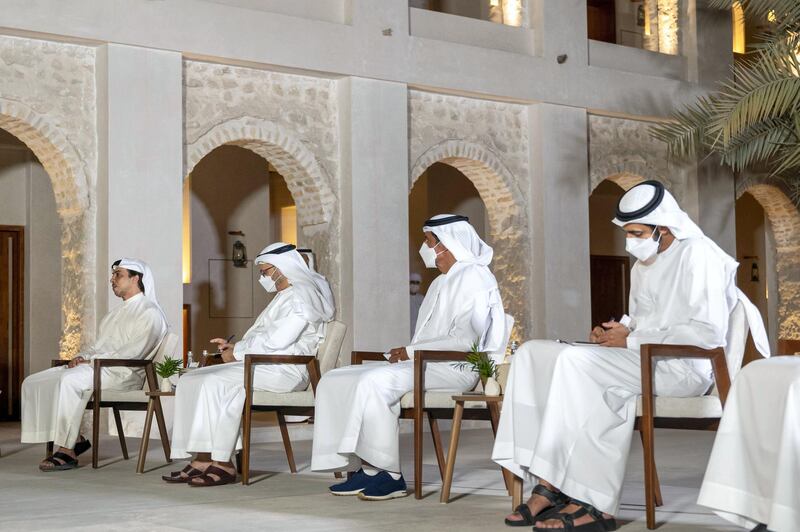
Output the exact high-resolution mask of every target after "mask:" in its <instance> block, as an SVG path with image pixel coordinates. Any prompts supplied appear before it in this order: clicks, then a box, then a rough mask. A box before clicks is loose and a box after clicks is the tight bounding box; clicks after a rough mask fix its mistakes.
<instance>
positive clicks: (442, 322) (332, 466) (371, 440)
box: [311, 262, 505, 472]
mask: <svg viewBox="0 0 800 532" xmlns="http://www.w3.org/2000/svg"><path fill="white" fill-rule="evenodd" d="M489 277H491V278H489ZM504 323H505V314H504V313H503V305H502V301H501V299H500V295H499V292H498V290H497V284H496V282H495V281H494V276H492V275H491V273H490V272H489V270H488V269H487V268H485V267H483V266H478V265H475V264H470V263H461V262H458V263H456V264H455V265H454V266H453V267H452V268H451V269H450V271H449V272H448V273H447V274H442V275H439V276H438V277H437V278H436V279H434V281H433V283H431V286H430V289H429V290H428V293H427V295H426V296H425V300H424V302H423V304H422V307H421V308H420V313H419V323H418V325H417V330H416V333H415V334H414V338H413V339H412V342H411V345H409V346H407V347H406V351H407V352H408V355H409V357H410V358H411V359H412V360H407V361H404V362H399V363H396V364H385V363H366V364H363V365H354V366H346V367H343V368H339V369H335V370H332V371H329V372H328V373H326V374H325V375H324V376H323V377H322V380H321V381H320V383H319V386H317V394H316V400H315V405H316V415H315V417H314V442H313V453H312V458H311V469H312V470H314V471H325V470H356V469H358V468H359V467H361V462H362V461H364V462H368V463H369V464H371V465H372V466H374V467H376V468H379V469H383V470H386V471H393V472H399V471H400V449H399V422H398V419H399V416H400V399H401V398H402V397H403V395H405V394H406V393H408V392H410V391H412V390H413V389H414V362H413V357H414V352H415V351H419V350H432V351H449V350H456V351H469V349H470V345H471V344H472V343H473V342H475V341H476V340H479V339H480V340H481V343H482V345H483V346H484V350H485V351H488V352H494V351H497V350H498V348H499V347H500V346H499V343H500V341H501V340H502V336H503V332H504ZM490 329H491V330H490ZM498 331H499V334H498V333H497V332H498ZM489 336H490V337H491V340H490V341H489V342H488V343H484V342H483V341H484V340H486V338H487V337H489ZM498 337H499V338H500V339H499V340H498ZM476 382H477V376H476V374H475V373H473V372H472V371H470V370H469V369H466V368H464V369H458V368H456V367H454V365H453V364H450V363H433V364H428V365H427V367H426V371H425V389H426V390H428V391H453V392H463V391H467V390H470V389H472V388H473V387H474V386H475V384H476Z"/></svg>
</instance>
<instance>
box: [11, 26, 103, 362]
mask: <svg viewBox="0 0 800 532" xmlns="http://www.w3.org/2000/svg"><path fill="white" fill-rule="evenodd" d="M0 128H2V129H5V130H6V131H8V132H9V133H11V134H12V135H14V136H16V137H17V138H19V139H20V140H21V141H22V142H24V143H25V144H26V145H27V146H28V148H30V149H31V151H33V153H34V154H35V155H36V157H37V158H38V159H39V161H40V162H41V163H42V165H43V167H44V169H45V170H46V171H47V173H48V175H49V176H50V178H51V180H52V184H53V191H54V193H55V199H56V205H57V208H58V214H59V217H60V220H61V253H62V257H63V258H62V276H61V279H62V286H61V292H62V314H63V335H62V339H61V355H62V356H64V357H70V356H72V355H74V354H75V353H77V352H78V351H79V350H80V348H81V347H83V346H85V345H86V344H88V343H90V342H91V341H92V340H93V339H94V334H95V298H94V295H95V289H96V281H95V272H96V251H95V234H96V217H95V211H96V208H95V201H96V199H95V185H96V181H97V150H98V148H97V105H96V89H95V50H94V48H92V47H88V46H77V45H73V44H65V43H56V42H49V41H39V40H34V39H24V38H17V37H7V36H0Z"/></svg>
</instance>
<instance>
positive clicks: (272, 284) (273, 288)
mask: <svg viewBox="0 0 800 532" xmlns="http://www.w3.org/2000/svg"><path fill="white" fill-rule="evenodd" d="M281 277H283V275H280V276H278V281H280V279H281ZM258 282H259V284H260V285H261V286H263V287H264V290H266V291H267V292H270V293H272V292H277V291H278V284H277V281H276V280H275V279H273V278H272V275H268V276H266V277H264V276H263V275H262V276H261V277H259V278H258Z"/></svg>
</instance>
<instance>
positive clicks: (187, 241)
mask: <svg viewBox="0 0 800 532" xmlns="http://www.w3.org/2000/svg"><path fill="white" fill-rule="evenodd" d="M191 180H192V176H191V175H189V176H188V177H187V178H186V179H184V180H183V253H182V255H183V272H182V278H183V284H189V283H191V282H192V186H191Z"/></svg>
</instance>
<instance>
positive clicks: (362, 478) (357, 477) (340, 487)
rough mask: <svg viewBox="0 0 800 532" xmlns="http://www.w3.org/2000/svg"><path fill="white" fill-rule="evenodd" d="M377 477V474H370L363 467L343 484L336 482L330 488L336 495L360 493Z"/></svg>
mask: <svg viewBox="0 0 800 532" xmlns="http://www.w3.org/2000/svg"><path fill="white" fill-rule="evenodd" d="M376 478H377V475H373V476H369V475H367V474H366V473H364V470H363V469H359V470H358V471H356V472H355V473H353V475H352V476H351V477H350V478H348V479H347V480H345V481H344V482H342V483H341V484H335V485H333V486H331V487H330V488H328V489H330V490H331V493H333V494H334V495H358V494H359V493H361V492H362V491H364V488H366V487H367V485H368V484H369V483H371V482H372V481H373V480H375V479H376Z"/></svg>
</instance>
